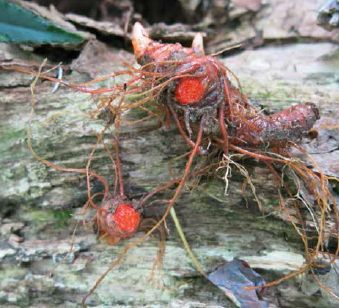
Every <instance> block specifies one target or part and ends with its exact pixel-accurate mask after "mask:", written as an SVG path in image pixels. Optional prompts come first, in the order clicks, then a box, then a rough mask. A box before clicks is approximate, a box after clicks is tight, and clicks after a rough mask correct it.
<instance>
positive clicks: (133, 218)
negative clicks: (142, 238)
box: [113, 203, 140, 233]
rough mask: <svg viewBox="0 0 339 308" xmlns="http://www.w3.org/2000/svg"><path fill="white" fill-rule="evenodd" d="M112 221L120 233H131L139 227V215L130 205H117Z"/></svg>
mask: <svg viewBox="0 0 339 308" xmlns="http://www.w3.org/2000/svg"><path fill="white" fill-rule="evenodd" d="M113 220H114V221H115V223H116V224H117V226H118V227H119V228H120V229H121V230H122V231H125V232H130V233H133V232H135V231H136V229H137V228H138V226H139V223H140V214H139V213H138V212H137V211H136V210H135V209H134V208H133V206H132V204H128V203H126V204H125V203H122V204H119V205H118V207H117V209H116V211H115V213H114V215H113Z"/></svg>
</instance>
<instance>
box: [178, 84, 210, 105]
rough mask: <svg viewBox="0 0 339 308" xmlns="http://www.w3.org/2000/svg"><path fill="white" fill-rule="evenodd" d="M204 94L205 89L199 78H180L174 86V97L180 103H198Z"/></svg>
mask: <svg viewBox="0 0 339 308" xmlns="http://www.w3.org/2000/svg"><path fill="white" fill-rule="evenodd" d="M204 94H205V89H204V86H203V84H202V82H201V80H200V79H199V78H194V77H186V78H182V79H181V80H180V81H179V83H178V85H177V86H176V88H175V98H176V100H177V101H178V103H179V104H181V105H191V104H195V103H198V102H199V101H200V100H201V99H202V98H203V96H204Z"/></svg>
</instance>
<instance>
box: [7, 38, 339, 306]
mask: <svg viewBox="0 0 339 308" xmlns="http://www.w3.org/2000/svg"><path fill="white" fill-rule="evenodd" d="M0 47H1V51H6V52H9V51H8V50H9V49H11V48H10V47H8V46H7V45H4V44H2V45H1V46H0ZM8 48H9V49H8ZM306 50H307V51H306ZM305 53H306V55H305ZM15 56H16V57H17V56H18V54H16V55H15ZM41 60H42V59H41ZM225 63H226V65H227V66H229V67H230V68H231V69H232V70H233V71H234V72H236V74H237V75H238V77H239V78H240V80H241V81H242V83H243V87H244V92H245V93H248V94H249V96H250V97H251V98H252V99H253V100H254V101H257V102H258V103H260V104H261V105H264V106H266V107H267V108H269V109H270V110H277V109H280V108H281V107H283V106H287V105H289V104H291V103H293V102H299V101H313V102H314V103H316V104H317V105H318V106H319V107H320V109H321V111H322V114H323V115H326V116H327V117H334V116H335V110H334V109H335V108H337V106H336V107H335V102H337V101H338V94H337V89H336V88H335V86H334V84H335V73H336V70H335V66H334V65H333V63H338V53H337V52H336V51H335V46H334V45H332V44H329V43H317V44H313V45H308V44H292V45H286V46H278V47H274V46H273V47H265V48H262V49H259V50H252V51H245V52H243V53H242V54H239V55H235V56H232V57H230V58H227V59H225ZM69 78H74V80H80V79H83V78H86V76H84V75H83V74H80V73H75V72H73V75H72V76H71V77H69ZM30 82H31V79H30V78H28V77H22V76H21V75H18V74H17V73H11V72H8V71H2V72H1V96H0V119H1V120H0V132H1V141H0V142H1V144H0V148H1V157H0V161H1V170H2V172H1V176H0V181H1V182H0V196H1V199H0V202H1V203H0V204H1V207H0V210H1V217H2V218H1V219H2V224H1V230H0V231H1V241H0V267H1V271H0V286H1V287H0V303H1V304H2V305H7V306H10V305H19V306H41V305H46V306H63V307H64V306H65V305H66V306H76V305H78V304H79V303H80V302H81V299H82V297H83V296H84V295H85V294H86V293H87V292H88V291H89V289H90V287H91V286H92V285H93V284H94V282H95V281H96V279H97V278H98V277H99V276H100V275H101V274H102V273H103V272H104V271H105V270H106V269H107V268H108V267H109V265H110V263H111V262H112V260H113V259H114V257H116V256H117V254H118V252H119V250H120V249H121V248H122V247H123V246H124V245H126V243H127V242H128V241H124V242H121V243H119V244H118V245H116V246H108V245H106V244H105V243H102V242H100V241H98V240H97V239H96V236H95V234H94V232H93V230H92V228H91V227H90V226H89V225H85V226H80V227H79V228H78V229H77V230H76V232H75V238H74V247H73V250H72V252H71V253H69V251H70V241H71V238H72V232H73V230H74V224H75V221H76V220H77V219H76V214H77V213H78V208H79V207H81V206H82V205H83V203H84V202H85V201H86V182H85V178H84V176H82V175H79V174H71V173H63V172H56V171H53V170H51V169H50V168H48V167H47V166H45V165H43V164H41V163H40V162H38V161H37V160H36V159H34V158H33V157H32V154H31V153H30V151H29V150H28V147H27V125H28V122H29V114H30V109H31V94H30V90H29V86H28V85H29V84H30ZM35 92H36V99H37V101H36V107H35V116H34V118H33V122H32V123H33V124H32V132H33V147H34V149H35V151H36V152H37V153H38V154H39V155H41V156H42V157H44V158H46V159H48V160H50V161H52V162H55V163H57V164H60V165H63V166H68V167H84V166H85V164H86V162H87V160H88V155H89V153H90V151H91V149H92V147H93V145H94V144H95V142H96V134H98V133H99V132H100V131H101V130H102V128H103V127H104V125H105V121H104V120H101V119H93V118H91V116H90V112H91V111H93V110H94V109H95V100H94V99H93V98H92V97H91V96H90V95H88V94H84V93H79V92H75V91H74V90H70V89H67V88H64V87H62V88H61V89H60V90H58V91H57V92H56V93H54V94H52V93H51V84H50V83H47V82H43V83H38V85H37V87H36V89H35ZM126 117H135V118H138V114H127V115H126ZM111 137H112V132H110V131H108V132H107V133H106V134H105V142H107V143H109V142H110V141H111ZM186 151H187V148H186V146H185V144H184V143H183V142H182V140H181V138H180V136H179V135H178V134H177V132H176V130H175V129H171V130H165V129H158V127H157V123H156V122H148V123H146V124H143V125H142V126H138V127H131V128H127V129H125V130H124V131H123V133H122V155H121V156H122V163H123V167H124V178H125V181H126V189H127V195H129V196H130V197H131V198H134V197H135V198H136V197H138V196H140V194H142V193H144V192H147V191H150V189H152V188H153V187H156V186H157V185H158V184H159V183H160V182H163V181H166V180H168V179H169V178H170V177H171V176H172V175H173V174H180V170H182V166H183V164H184V160H175V159H174V158H176V157H177V156H179V155H180V154H182V153H185V152H186ZM169 162H171V163H169ZM93 168H94V169H95V170H96V171H97V172H98V173H99V174H101V175H103V176H105V177H107V179H108V180H109V181H110V183H113V172H112V169H111V163H110V160H109V158H108V157H107V155H106V152H105V151H104V149H103V147H102V146H100V147H99V148H98V151H97V153H96V156H95V159H94V161H93ZM249 168H252V169H251V170H252V171H253V172H252V175H253V180H254V182H255V183H256V184H258V190H257V193H258V196H259V198H260V199H261V201H262V202H263V204H264V205H265V206H270V207H272V209H274V210H277V209H276V208H275V207H276V206H277V196H276V195H275V193H274V188H273V184H270V183H269V181H270V180H271V179H270V176H269V174H268V173H267V172H266V171H265V169H264V168H261V167H258V166H256V167H253V166H252V167H250V166H249ZM241 184H242V179H241V177H240V176H237V175H235V176H233V177H232V179H231V181H230V187H229V194H228V195H225V194H224V187H225V183H224V182H223V181H222V179H218V178H211V179H209V180H208V181H203V183H201V184H200V185H198V186H197V187H196V188H195V189H193V190H192V191H188V190H186V191H185V193H184V194H183V196H182V197H181V198H180V200H179V202H178V203H177V204H176V207H175V208H176V211H177V213H178V216H179V218H180V221H181V223H182V225H183V228H184V232H185V234H186V236H187V238H188V240H189V242H190V244H191V246H192V249H193V250H194V252H195V254H196V255H197V257H198V259H199V261H200V262H201V263H202V265H203V267H204V269H205V270H206V271H207V272H208V271H211V270H212V269H213V268H214V267H215V266H216V265H218V264H220V263H222V262H223V261H225V260H231V259H232V258H233V257H240V258H242V259H245V260H247V261H248V262H249V263H250V264H251V266H252V267H254V268H256V269H257V270H258V271H259V272H260V273H262V275H263V277H264V278H265V279H266V281H270V280H272V279H274V278H277V277H279V276H281V275H282V274H284V273H288V272H289V271H291V270H295V269H297V268H298V267H299V266H301V265H302V263H303V261H304V259H303V246H302V243H301V241H300V239H299V237H298V235H297V234H296V233H295V231H294V229H293V227H292V226H291V225H290V224H288V223H286V222H283V221H281V220H279V219H277V218H276V217H274V216H264V217H263V216H262V214H260V212H259V211H258V209H257V207H256V204H255V203H254V201H253V197H252V196H251V194H245V196H246V197H247V202H246V201H245V198H244V193H243V192H242V191H241ZM93 190H94V191H95V190H100V185H99V184H98V183H94V184H93ZM168 227H169V237H168V239H167V241H166V253H165V258H164V267H163V271H162V272H161V273H162V276H161V277H158V280H157V281H156V282H154V281H150V279H149V278H150V274H151V269H152V266H153V262H154V258H155V256H156V253H157V249H158V239H157V238H156V237H154V238H151V239H149V240H148V241H146V242H145V243H144V244H142V245H141V246H139V247H137V248H135V249H133V250H131V251H129V252H128V254H127V255H126V258H125V260H124V262H123V264H122V265H121V266H119V267H117V268H116V269H114V270H112V271H111V273H110V274H109V275H108V276H107V277H106V279H105V280H104V282H103V283H102V284H101V285H100V286H99V287H98V289H97V290H96V291H95V293H94V294H93V296H92V297H91V298H90V299H89V302H88V303H89V304H90V305H93V306H96V305H109V306H114V305H122V306H141V305H147V306H151V307H154V306H164V305H165V306H169V307H183V306H185V307H210V306H211V305H212V306H222V307H231V306H232V304H231V303H229V302H228V301H227V299H226V298H225V296H224V295H223V293H222V292H221V291H220V290H218V289H216V288H215V287H213V286H211V285H210V284H208V283H206V281H205V280H204V279H203V278H202V277H200V275H199V274H198V273H197V272H196V271H195V270H194V268H193V267H192V265H191V262H190V260H189V259H188V258H187V257H186V254H185V251H184V249H183V248H182V245H181V242H180V239H179V237H178V235H177V233H176V231H175V229H174V227H173V224H172V223H171V221H170V220H169V221H168ZM137 236H141V234H138V235H137ZM132 240H133V239H131V240H129V241H132ZM333 275H334V274H333V273H332V272H331V273H330V274H328V275H327V276H326V275H325V276H323V277H321V279H323V280H324V281H325V282H327V283H332V287H333V282H335V281H337V280H336V279H337V278H336V277H335V276H333ZM159 282H160V283H162V287H159V286H158V285H157V284H156V283H159ZM334 285H335V284H334ZM300 286H301V287H300ZM266 297H267V298H268V300H269V301H270V303H271V304H272V305H273V306H277V307H286V306H289V307H308V306H312V305H313V306H317V307H329V306H331V305H334V302H333V301H332V299H331V298H330V297H329V296H328V295H326V294H325V293H323V292H319V288H318V287H317V286H316V284H315V283H314V282H312V280H311V278H310V277H307V276H303V277H298V278H297V279H294V280H290V281H287V282H286V283H284V284H281V285H279V286H277V287H274V288H271V289H269V290H268V291H267V293H266Z"/></svg>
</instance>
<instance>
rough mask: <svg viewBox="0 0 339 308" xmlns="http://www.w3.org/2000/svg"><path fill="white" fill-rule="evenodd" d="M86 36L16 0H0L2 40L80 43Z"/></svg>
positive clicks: (25, 42)
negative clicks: (38, 13) (61, 25)
mask: <svg viewBox="0 0 339 308" xmlns="http://www.w3.org/2000/svg"><path fill="white" fill-rule="evenodd" d="M84 40H85V38H83V37H82V36H80V35H79V34H78V33H73V32H70V31H68V30H65V29H62V28H61V27H60V26H57V25H55V24H54V23H52V22H51V21H49V20H47V19H45V18H43V17H41V16H39V15H37V14H36V13H35V12H33V11H30V10H29V9H27V8H24V7H22V6H20V5H18V4H16V3H14V2H9V1H6V0H0V42H6V43H17V44H32V45H41V44H53V45H79V44H81V43H82V42H84Z"/></svg>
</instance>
